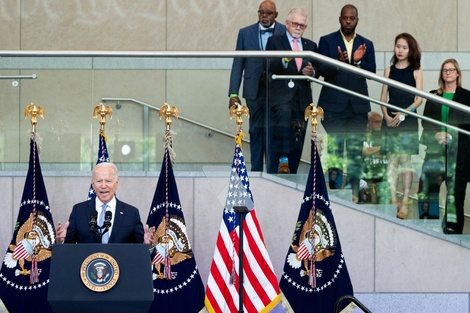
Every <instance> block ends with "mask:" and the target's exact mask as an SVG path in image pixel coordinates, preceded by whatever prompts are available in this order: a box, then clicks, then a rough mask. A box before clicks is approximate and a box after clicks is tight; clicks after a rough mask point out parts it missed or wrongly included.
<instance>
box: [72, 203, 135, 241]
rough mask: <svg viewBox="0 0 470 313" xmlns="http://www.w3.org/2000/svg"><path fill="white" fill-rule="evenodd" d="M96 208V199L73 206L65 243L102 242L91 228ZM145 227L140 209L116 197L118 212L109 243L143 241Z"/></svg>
mask: <svg viewBox="0 0 470 313" xmlns="http://www.w3.org/2000/svg"><path fill="white" fill-rule="evenodd" d="M94 210H96V208H95V199H91V200H88V201H85V202H81V203H78V204H76V205H74V206H73V209H72V213H71V214H70V218H69V223H70V224H69V227H68V228H67V236H66V237H65V243H101V239H100V237H99V236H98V235H96V234H94V233H93V232H91V230H90V226H89V225H88V223H89V222H90V216H91V213H92V212H93V211H94ZM143 242H144V228H143V226H142V222H141V220H140V214H139V210H138V209H137V208H135V207H133V206H131V205H129V204H127V203H124V202H122V201H119V200H118V199H116V213H115V215H114V221H113V225H112V232H111V236H110V237H109V243H143Z"/></svg>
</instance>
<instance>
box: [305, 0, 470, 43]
mask: <svg viewBox="0 0 470 313" xmlns="http://www.w3.org/2000/svg"><path fill="white" fill-rule="evenodd" d="M460 2H463V1H458V0H453V1H446V2H445V5H443V2H441V1H437V0H433V1H427V0H418V1H413V2H409V1H405V0H399V1H395V2H393V3H392V2H387V1H385V2H384V1H380V2H370V1H365V0H359V1H350V3H352V4H354V5H355V6H356V7H357V8H358V11H359V23H358V26H357V32H358V33H359V34H361V35H363V36H365V37H367V38H369V39H370V40H372V41H373V42H374V47H375V49H376V50H377V51H391V50H392V49H393V44H394V39H395V36H396V35H397V34H399V33H401V32H408V33H411V34H412V35H413V36H414V37H415V38H416V39H417V40H418V43H419V44H420V46H421V49H422V50H423V51H456V50H457V49H458V48H459V47H458V39H459V38H458V37H457V35H458V33H457V30H458V29H459V28H460V27H461V25H462V26H464V25H465V24H461V23H464V22H463V21H460V20H459V21H458V22H459V23H457V14H458V13H457V9H458V7H457V4H459V3H460ZM346 3H347V2H343V1H335V2H324V1H317V0H313V7H314V12H316V13H317V14H316V15H315V17H314V27H313V28H314V29H315V30H316V32H315V33H316V35H317V38H318V39H319V38H320V36H322V35H325V34H329V33H331V32H334V31H337V30H338V29H339V27H340V24H339V21H338V17H339V15H340V12H341V8H342V7H343V5H345V4H346ZM443 34H445V35H444V36H443Z"/></svg>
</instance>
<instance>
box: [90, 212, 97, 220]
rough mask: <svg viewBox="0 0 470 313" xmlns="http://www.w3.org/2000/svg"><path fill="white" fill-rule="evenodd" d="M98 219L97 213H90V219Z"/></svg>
mask: <svg viewBox="0 0 470 313" xmlns="http://www.w3.org/2000/svg"><path fill="white" fill-rule="evenodd" d="M97 218H98V211H96V210H94V211H92V212H91V215H90V219H95V220H96V219H97Z"/></svg>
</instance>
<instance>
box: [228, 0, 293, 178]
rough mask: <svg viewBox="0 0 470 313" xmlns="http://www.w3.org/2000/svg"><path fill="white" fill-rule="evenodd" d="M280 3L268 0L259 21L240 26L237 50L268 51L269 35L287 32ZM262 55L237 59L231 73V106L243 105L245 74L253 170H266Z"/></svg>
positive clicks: (264, 84) (264, 91)
mask: <svg viewBox="0 0 470 313" xmlns="http://www.w3.org/2000/svg"><path fill="white" fill-rule="evenodd" d="M277 14H278V13H277V11H276V4H275V3H274V2H273V1H270V0H266V1H263V2H261V4H260V5H259V8H258V19H259V20H258V22H256V23H255V24H253V25H250V26H247V27H245V28H242V29H240V31H239V32H238V39H237V47H236V50H265V48H266V42H267V41H268V38H269V37H271V36H272V35H276V34H284V33H285V32H286V27H285V26H284V25H283V24H280V23H277V22H276V17H277ZM264 62H265V60H264V59H262V58H235V59H234V60H233V64H232V72H231V73H230V87H229V97H230V101H229V108H230V107H231V106H232V105H234V104H235V103H239V104H242V103H241V101H240V98H239V96H238V92H239V90H240V85H241V81H242V76H243V97H244V98H245V100H246V104H247V106H248V108H249V109H250V119H249V123H250V124H249V126H250V152H251V170H252V171H263V157H264V155H265V154H266V132H265V130H266V115H265V112H266V73H264V65H263V64H264Z"/></svg>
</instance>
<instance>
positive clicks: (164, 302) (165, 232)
mask: <svg viewBox="0 0 470 313" xmlns="http://www.w3.org/2000/svg"><path fill="white" fill-rule="evenodd" d="M147 224H148V226H149V228H150V227H155V236H154V244H155V249H154V252H153V254H154V255H155V256H154V257H153V260H152V272H153V274H152V275H153V291H154V300H153V303H152V306H151V307H150V310H149V312H159V313H161V312H168V313H173V312H185V313H191V312H199V311H200V310H202V309H203V308H204V285H203V283H202V280H201V276H200V275H199V270H198V268H197V266H196V260H195V259H194V255H193V252H192V249H191V245H190V242H189V238H188V234H187V232H186V224H185V220H184V215H183V209H182V207H181V203H180V199H179V195H178V188H177V186H176V180H175V176H174V174H173V168H172V165H171V162H170V156H169V151H168V149H166V151H165V155H164V157H163V164H162V168H161V171H160V177H159V178H158V184H157V188H156V190H155V195H154V197H153V201H152V206H151V208H150V212H149V215H148V219H147Z"/></svg>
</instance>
